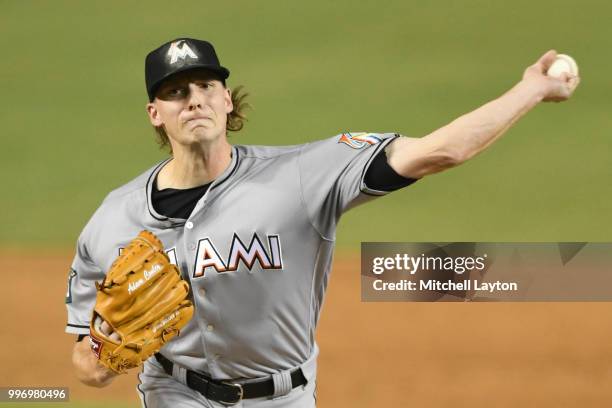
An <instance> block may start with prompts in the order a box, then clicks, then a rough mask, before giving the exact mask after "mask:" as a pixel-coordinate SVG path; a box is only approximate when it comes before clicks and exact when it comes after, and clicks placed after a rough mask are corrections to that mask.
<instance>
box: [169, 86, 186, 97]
mask: <svg viewBox="0 0 612 408" xmlns="http://www.w3.org/2000/svg"><path fill="white" fill-rule="evenodd" d="M184 93H185V90H184V89H183V88H170V89H168V92H167V94H168V95H169V96H180V95H183V94H184Z"/></svg>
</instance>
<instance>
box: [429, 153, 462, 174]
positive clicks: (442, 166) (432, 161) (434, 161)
mask: <svg viewBox="0 0 612 408" xmlns="http://www.w3.org/2000/svg"><path fill="white" fill-rule="evenodd" d="M468 159H469V157H467V156H466V155H465V154H463V153H462V152H460V151H455V150H439V151H437V152H435V153H434V154H432V155H431V156H430V157H429V160H428V164H427V165H426V166H423V168H422V174H421V176H426V175H430V174H435V173H440V172H442V171H444V170H448V169H451V168H453V167H456V166H458V165H460V164H461V163H463V162H465V161H466V160H468Z"/></svg>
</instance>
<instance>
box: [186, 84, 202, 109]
mask: <svg viewBox="0 0 612 408" xmlns="http://www.w3.org/2000/svg"><path fill="white" fill-rule="evenodd" d="M205 98H206V96H205V95H204V92H202V89H201V88H200V87H199V86H197V85H196V84H193V83H191V84H189V100H188V103H189V110H190V111H193V110H196V109H202V106H204V102H205Z"/></svg>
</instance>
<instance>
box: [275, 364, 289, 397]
mask: <svg viewBox="0 0 612 408" xmlns="http://www.w3.org/2000/svg"><path fill="white" fill-rule="evenodd" d="M272 381H273V382H274V394H272V398H277V397H282V396H285V395H287V394H289V393H290V392H291V390H292V389H293V385H292V384H291V372H290V371H289V370H285V371H281V372H280V373H276V374H272Z"/></svg>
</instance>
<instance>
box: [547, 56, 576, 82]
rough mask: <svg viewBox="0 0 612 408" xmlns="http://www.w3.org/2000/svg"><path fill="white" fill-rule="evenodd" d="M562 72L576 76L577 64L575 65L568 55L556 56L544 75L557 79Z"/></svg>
mask: <svg viewBox="0 0 612 408" xmlns="http://www.w3.org/2000/svg"><path fill="white" fill-rule="evenodd" d="M564 72H567V73H569V74H572V75H576V76H578V64H576V61H574V59H573V58H572V57H570V56H569V55H565V54H557V58H556V59H555V62H553V63H552V65H551V66H550V68H548V71H547V72H546V74H547V75H548V76H551V77H554V78H559V77H560V76H561V74H563V73H564Z"/></svg>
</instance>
